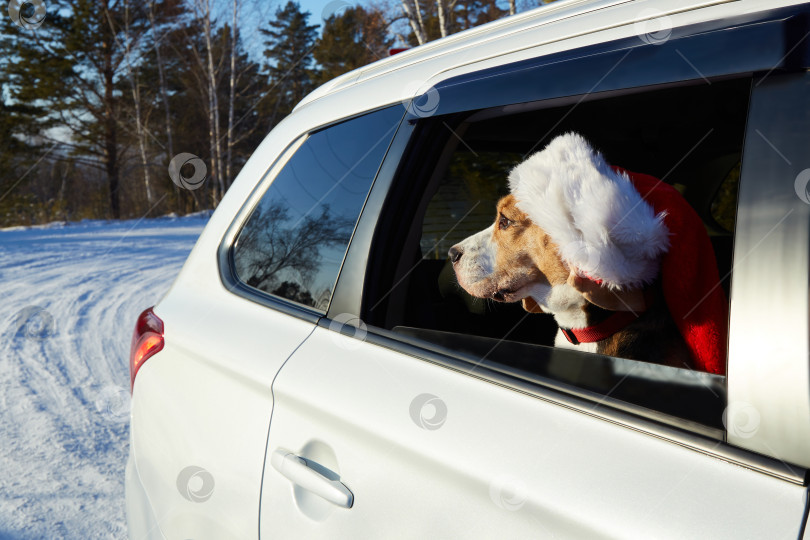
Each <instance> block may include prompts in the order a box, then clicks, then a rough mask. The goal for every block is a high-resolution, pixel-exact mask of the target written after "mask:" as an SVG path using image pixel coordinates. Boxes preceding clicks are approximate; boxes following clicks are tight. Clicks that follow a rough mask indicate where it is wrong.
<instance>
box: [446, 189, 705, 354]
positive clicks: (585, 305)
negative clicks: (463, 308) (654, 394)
mask: <svg viewBox="0 0 810 540" xmlns="http://www.w3.org/2000/svg"><path fill="white" fill-rule="evenodd" d="M516 203H517V200H516V198H515V196H514V195H511V194H510V195H507V196H506V197H503V198H502V199H501V200H500V201H499V202H498V204H497V217H496V219H495V222H494V223H493V224H492V225H491V226H489V227H487V228H486V229H484V230H483V231H481V232H479V233H477V234H474V235H473V236H470V237H469V238H467V239H465V240H463V241H462V242H460V243H458V244H456V245H455V246H453V247H452V248H450V251H449V257H450V260H451V262H452V265H453V270H454V271H455V274H456V278H457V279H458V283H459V285H460V286H461V287H462V288H463V289H464V290H466V291H467V292H468V293H469V294H471V295H472V296H475V297H478V298H489V299H493V300H495V301H498V302H518V301H519V302H521V303H522V305H523V308H524V309H525V310H526V311H529V312H532V313H549V314H551V315H553V316H554V319H555V321H556V322H557V325H558V326H559V328H560V329H559V331H558V333H557V337H556V339H555V346H557V347H564V348H570V349H575V350H580V351H585V352H593V353H599V354H604V355H609V356H617V357H622V358H630V359H634V360H643V361H648V362H653V363H658V364H665V365H671V366H677V367H689V364H690V362H691V357H690V353H689V349H688V347H687V345H686V343H685V341H684V339H683V337H682V336H681V334H680V332H679V330H678V328H677V326H676V325H675V323H674V321H673V319H672V316H671V315H670V313H669V311H668V309H667V305H666V302H665V301H664V300H663V298H662V293H661V287H660V286H659V285H658V283H657V282H656V281H654V282H653V283H652V284H650V285H647V286H644V287H636V288H622V289H615V288H609V287H606V286H603V285H602V284H600V283H599V282H596V281H594V280H591V279H588V278H587V277H584V276H583V275H582V273H581V272H577V271H576V270H575V269H573V268H571V267H570V266H569V265H568V264H567V263H566V262H565V261H564V260H563V259H562V257H561V255H560V248H559V246H558V245H556V244H555V243H554V241H553V240H552V238H551V236H550V235H549V234H548V233H547V232H546V231H545V230H543V229H542V228H541V227H540V226H538V225H537V224H536V223H534V222H533V221H532V220H531V219H530V218H529V216H528V215H527V214H526V213H524V212H523V211H521V210H520V209H519V208H518V206H517V204H516Z"/></svg>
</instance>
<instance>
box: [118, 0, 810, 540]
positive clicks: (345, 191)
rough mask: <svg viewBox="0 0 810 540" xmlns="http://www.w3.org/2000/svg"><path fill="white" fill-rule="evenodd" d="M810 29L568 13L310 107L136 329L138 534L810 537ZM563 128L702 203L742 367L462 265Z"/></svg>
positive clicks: (792, 5) (392, 69) (784, 6)
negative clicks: (479, 281)
mask: <svg viewBox="0 0 810 540" xmlns="http://www.w3.org/2000/svg"><path fill="white" fill-rule="evenodd" d="M808 34H810V5H808V4H806V3H801V2H796V1H792V0H739V1H728V0H680V1H669V0H666V1H665V0H660V1H657V0H639V1H634V2H629V1H626V0H598V1H580V0H568V1H561V2H556V3H554V4H551V5H548V6H546V7H542V8H539V9H535V10H532V11H529V12H526V13H522V14H519V15H517V16H514V17H509V18H507V19H504V20H500V21H497V22H494V23H491V24H487V25H484V26H481V27H478V28H475V29H472V30H469V31H466V32H462V33H460V34H457V35H452V36H450V37H448V38H445V39H441V40H439V41H436V42H432V43H428V44H427V45H424V46H422V47H418V48H416V49H413V50H409V51H406V52H403V53H400V54H397V55H395V56H393V57H391V58H388V59H385V60H382V61H379V62H377V63H375V64H372V65H370V66H367V67H365V68H362V69H360V70H358V71H354V72H351V73H349V74H346V75H344V76H341V77H339V78H337V79H335V80H333V81H331V82H329V83H327V84H326V85H324V86H323V87H321V88H319V89H318V90H316V91H315V92H313V93H312V94H311V95H310V96H308V97H307V98H306V99H304V101H303V102H302V103H300V104H299V105H298V107H297V108H296V110H295V111H294V112H293V114H291V115H290V116H289V117H288V118H286V119H285V120H284V121H283V122H282V123H281V124H280V125H278V126H277V127H276V128H275V129H274V130H273V131H272V132H271V133H270V134H269V135H268V136H267V137H266V138H265V140H264V142H263V143H262V144H261V145H260V146H259V147H258V149H257V150H256V151H255V153H254V154H253V156H252V157H251V159H250V161H249V162H248V163H247V164H246V166H245V167H244V169H243V170H242V172H241V173H240V175H239V177H238V179H237V180H236V182H235V183H234V184H233V186H232V187H231V188H230V190H229V191H228V193H227V195H226V196H225V197H224V199H223V200H222V203H221V204H220V205H219V207H218V208H217V210H216V212H215V213H214V214H213V216H212V218H211V220H210V222H209V224H208V225H207V227H206V229H205V231H204V232H203V233H202V236H201V237H200V239H199V241H198V242H197V244H196V246H195V247H194V250H193V251H192V253H191V255H190V256H189V258H188V260H187V262H186V264H185V266H184V267H183V269H182V271H181V273H180V275H179V277H178V278H177V280H176V282H175V283H174V285H173V286H172V288H171V290H170V291H169V293H168V294H167V295H166V296H165V298H163V299H162V300H161V301H160V303H159V304H158V305H157V306H155V307H154V309H153V310H150V311H147V312H145V313H144V314H143V315H142V316H141V318H140V319H139V321H138V326H137V328H136V332H135V335H134V338H133V355H132V360H131V367H132V381H133V395H132V423H131V447H130V456H129V462H128V467H127V482H126V485H127V515H128V525H129V534H130V538H132V539H143V538H172V539H174V538H177V539H184V538H195V539H197V540H199V539H203V538H212V539H241V538H245V539H250V538H259V537H261V538H274V539H275V538H289V539H301V538H318V539H321V538H352V539H354V538H482V539H491V538H547V537H548V538H553V537H556V538H617V537H634V538H733V539H740V538H805V539H808V538H810V532H807V529H806V523H807V514H808V508H810V507H809V506H808V504H809V503H808V476H807V468H808V467H810V363H809V362H808V350H809V349H810V343H809V342H808V340H809V339H810V309H809V307H810V306H808V297H809V294H808V293H809V291H808V288H809V285H810V279H809V278H808V276H810V196H809V195H808V190H807V186H808V183H810V169H808V167H810V152H808V146H807V145H808V140H810V74H808V71H807V69H808V68H810V39H808ZM569 131H576V132H578V133H580V134H582V135H583V136H584V137H586V138H587V139H588V140H589V141H591V142H592V143H593V144H594V145H595V146H596V147H598V148H599V149H600V150H602V152H603V153H604V155H605V157H606V158H607V159H608V160H609V161H610V162H611V163H613V164H615V165H620V166H622V167H625V168H627V169H629V170H633V171H637V172H643V173H648V174H651V175H653V176H656V177H657V178H660V179H662V180H663V181H665V182H666V183H668V184H672V185H674V186H675V187H676V188H678V189H679V191H681V193H682V194H683V197H684V198H685V199H686V200H687V201H688V202H689V203H690V204H691V205H692V206H693V208H694V209H695V211H696V212H697V213H698V215H699V216H700V217H701V218H702V220H703V222H704V224H705V225H706V229H707V231H708V233H709V235H710V237H711V240H712V243H713V245H714V251H715V253H716V256H717V265H718V268H719V275H720V276H721V277H722V278H723V281H722V282H721V283H719V284H717V287H723V289H724V290H725V292H726V293H727V294H728V295H729V297H730V298H731V301H730V309H729V313H730V315H729V341H728V351H729V352H728V357H727V360H726V369H725V375H719V374H710V373H705V372H697V371H693V370H689V369H679V368H674V367H666V366H659V365H653V364H647V363H644V362H640V361H635V360H628V359H622V358H612V357H609V356H603V355H597V354H591V353H583V352H578V351H572V350H564V349H560V348H555V347H553V342H554V334H555V332H556V330H557V329H556V325H555V323H554V321H553V319H552V318H551V317H549V316H547V315H542V314H528V313H526V312H524V311H523V309H521V307H520V305H519V304H503V303H495V302H491V301H485V300H480V299H475V298H472V297H471V296H469V295H467V294H466V293H465V292H464V291H463V290H462V289H461V288H460V287H459V286H458V285H457V283H456V282H455V277H454V275H453V271H452V265H451V263H450V262H449V261H448V258H447V251H448V249H449V248H450V247H451V246H453V245H454V244H456V243H457V242H459V241H461V240H462V239H464V238H466V237H467V236H469V235H470V234H472V233H474V232H476V231H479V230H481V229H483V228H485V227H487V226H489V225H490V224H491V223H492V222H493V219H494V218H495V201H497V199H498V197H499V196H500V195H502V194H504V193H505V192H506V190H507V185H506V176H507V174H508V172H509V170H510V168H511V167H513V166H514V165H515V164H516V163H518V162H519V161H520V160H521V159H523V158H524V157H525V156H526V155H528V154H530V153H532V152H534V151H536V150H540V149H541V148H543V147H544V145H545V144H547V142H548V141H549V140H550V139H551V138H552V137H554V136H555V135H557V134H561V133H566V132H569Z"/></svg>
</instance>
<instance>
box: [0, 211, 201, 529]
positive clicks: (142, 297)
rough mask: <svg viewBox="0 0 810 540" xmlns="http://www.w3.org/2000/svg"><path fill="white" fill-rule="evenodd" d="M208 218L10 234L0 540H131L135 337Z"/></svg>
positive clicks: (0, 310)
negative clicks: (128, 488) (127, 491)
mask: <svg viewBox="0 0 810 540" xmlns="http://www.w3.org/2000/svg"><path fill="white" fill-rule="evenodd" d="M207 219H208V214H207V213H205V214H197V215H193V216H186V217H182V218H176V217H171V216H167V217H164V218H154V219H144V220H138V221H119V222H109V221H83V222H80V223H72V224H71V223H52V224H49V225H44V226H38V227H15V228H10V229H0V336H1V337H0V539H7V538H8V539H11V538H13V539H29V538H31V539H41V538H48V539H57V538H78V539H89V538H116V539H121V538H126V536H127V533H126V518H125V514H124V469H125V465H126V458H127V454H128V451H129V360H128V358H129V346H130V339H131V336H132V329H133V326H134V322H135V319H136V317H137V316H138V314H139V313H140V312H141V311H142V310H144V309H146V308H147V307H149V306H152V305H154V304H155V303H157V301H158V300H159V299H160V298H161V296H162V295H163V294H164V293H165V292H166V291H167V290H168V288H169V286H170V285H171V283H172V281H173V280H174V277H175V276H176V275H177V272H178V271H179V270H180V267H181V266H182V264H183V261H184V260H185V258H186V256H187V255H188V253H189V251H190V250H191V248H192V246H193V245H194V242H195V241H196V239H197V237H198V236H199V234H200V232H202V229H203V227H204V226H205V223H206V221H207Z"/></svg>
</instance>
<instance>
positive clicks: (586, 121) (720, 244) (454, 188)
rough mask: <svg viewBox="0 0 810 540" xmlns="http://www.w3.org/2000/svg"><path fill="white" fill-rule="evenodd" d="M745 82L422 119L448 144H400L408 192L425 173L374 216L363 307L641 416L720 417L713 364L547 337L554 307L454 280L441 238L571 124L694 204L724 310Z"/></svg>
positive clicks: (617, 159) (394, 327) (483, 206)
mask: <svg viewBox="0 0 810 540" xmlns="http://www.w3.org/2000/svg"><path fill="white" fill-rule="evenodd" d="M749 89H750V80H749V79H738V80H731V81H718V82H713V83H712V84H711V85H707V84H700V85H698V84H695V85H689V86H680V87H677V88H666V89H650V90H647V91H643V90H637V91H634V92H633V93H632V94H628V95H620V96H611V97H607V98H602V99H597V98H595V97H591V98H590V99H588V100H580V101H577V102H575V103H574V104H573V105H567V106H559V105H558V104H551V105H546V104H544V103H543V102H537V103H526V104H522V105H520V106H514V107H512V108H510V109H509V111H508V114H506V113H505V111H504V110H498V109H493V110H478V111H470V112H469V113H466V114H453V115H447V116H445V117H438V116H437V117H431V118H425V119H421V120H419V126H418V128H417V130H416V133H415V135H414V139H416V140H417V141H418V140H420V139H421V140H428V139H429V140H432V141H435V139H437V138H438V139H441V140H443V141H444V144H436V143H435V142H434V143H433V144H431V145H429V146H428V145H424V144H422V145H420V144H416V143H414V144H413V146H412V148H411V152H413V153H412V154H406V157H405V161H406V162H407V163H408V164H410V166H409V167H406V168H405V170H403V171H402V172H401V173H400V178H407V185H408V191H409V192H411V193H412V192H413V191H414V190H416V189H417V188H416V185H419V186H421V189H422V190H423V191H422V194H421V199H419V198H418V197H415V196H411V197H410V198H406V197H403V196H399V193H398V192H394V193H392V194H391V195H389V201H390V202H389V203H388V204H389V206H388V207H384V212H383V214H384V215H396V216H400V217H398V218H397V221H398V224H397V226H396V227H386V226H385V225H384V224H382V225H380V226H378V230H381V231H384V234H387V235H388V237H386V238H385V239H384V240H383V239H377V240H376V241H375V242H376V243H375V245H378V246H381V245H387V246H391V250H392V251H385V252H384V254H383V252H382V251H381V252H380V253H375V256H377V257H380V258H384V259H385V260H386V263H385V264H382V263H379V262H378V263H377V264H378V265H377V266H374V263H372V267H373V268H374V269H373V270H372V271H371V274H372V276H371V278H370V282H371V283H370V284H369V287H368V288H367V290H369V291H373V293H371V294H370V298H369V299H368V301H367V302H366V304H365V305H366V310H367V311H366V312H365V314H364V317H365V318H364V320H366V321H367V322H370V323H372V324H374V325H378V326H379V327H381V328H382V329H384V330H386V331H388V333H389V334H390V333H393V334H394V335H395V336H398V337H399V338H401V339H403V340H404V341H407V342H418V343H421V344H422V346H424V347H425V348H428V349H431V350H436V351H440V352H441V353H443V354H450V355H453V356H457V357H461V358H464V359H466V360H467V361H469V362H470V363H471V364H472V366H473V368H472V369H477V366H482V367H484V366H485V367H486V368H487V369H491V370H495V371H500V372H504V373H508V374H510V375H513V376H516V377H519V378H522V379H528V380H531V381H535V382H541V383H542V384H545V385H552V386H561V387H565V388H567V389H568V391H571V392H574V393H583V392H584V393H585V394H589V395H597V396H598V395H602V396H610V397H611V398H612V399H615V400H620V401H622V402H625V403H629V404H634V405H639V406H641V407H643V408H644V409H645V410H647V413H645V414H647V415H648V416H655V415H656V414H658V413H663V414H664V415H667V416H671V417H677V418H684V419H687V420H690V421H692V422H697V423H700V424H702V425H705V426H711V427H712V428H717V429H718V430H720V429H722V411H723V409H724V407H725V382H724V377H723V376H722V374H719V375H718V374H714V373H707V372H702V371H700V370H699V369H694V368H691V367H689V366H688V365H687V364H684V365H683V366H679V365H677V364H674V365H673V364H670V365H658V364H650V363H648V362H644V361H639V360H638V359H637V358H633V357H625V358H621V357H619V356H617V355H610V354H609V353H604V354H600V355H597V354H589V353H583V352H579V351H570V350H563V349H561V348H557V347H554V345H555V337H556V336H557V332H558V326H557V323H556V322H555V320H554V318H553V317H551V316H549V315H547V314H539V313H529V312H527V311H526V310H524V309H523V307H521V303H520V302H516V303H502V302H496V301H494V300H493V299H491V298H490V299H483V298H476V297H474V296H472V295H470V294H469V293H468V292H467V291H465V289H464V288H462V287H461V286H460V285H459V282H458V278H457V275H456V273H455V272H454V270H453V265H452V263H451V261H450V260H449V258H448V249H449V248H450V247H451V246H453V245H455V244H456V243H458V242H460V241H461V240H463V239H465V238H467V237H468V236H470V235H471V234H474V233H475V232H478V231H480V230H482V229H484V228H486V227H489V226H490V225H492V224H493V223H494V222H495V221H496V215H497V212H496V203H497V201H498V199H499V198H500V197H501V196H503V195H505V194H507V193H509V185H508V183H507V178H508V176H509V173H510V171H511V170H512V169H513V168H514V167H515V166H517V165H518V164H519V163H521V162H522V161H523V160H524V159H526V158H527V157H528V156H529V155H532V154H533V153H534V152H536V151H538V150H541V149H543V148H544V146H545V145H547V144H548V143H549V141H551V140H553V139H554V138H555V137H557V136H559V135H562V134H566V133H570V132H576V133H579V134H581V135H582V136H583V137H584V138H585V139H587V140H588V141H590V142H591V143H592V144H593V146H594V147H595V148H596V149H598V150H599V151H601V153H602V154H603V155H604V157H605V159H606V160H607V161H608V162H609V163H610V164H611V165H615V166H619V167H622V168H623V169H626V170H628V171H632V172H634V173H644V174H647V175H651V176H653V177H654V178H656V179H658V180H660V182H661V183H663V184H669V185H670V186H672V187H674V188H675V190H677V192H679V193H680V196H681V197H682V198H683V199H684V200H685V201H686V203H688V206H690V207H691V208H692V209H693V210H694V212H695V213H696V214H697V216H698V221H697V223H698V227H701V222H702V227H704V228H705V232H706V235H707V236H708V242H710V243H711V247H712V250H713V253H714V258H715V259H716V261H715V262H716V265H717V274H718V276H719V283H715V284H712V285H713V286H715V288H716V289H717V290H722V291H723V292H724V293H725V295H723V296H724V298H723V302H725V310H724V316H725V317H727V308H728V303H727V302H728V301H727V298H728V287H729V282H730V281H729V275H730V270H731V259H732V245H733V242H732V236H733V226H734V214H735V212H736V193H737V192H736V181H732V180H734V179H735V178H738V169H736V170H737V173H736V174H737V176H735V166H736V165H737V164H738V163H739V161H740V158H741V154H742V144H743V135H744V130H745V120H746V115H747V109H748V95H749ZM417 153H418V155H414V154H417ZM730 178H731V179H732V180H729V179H730ZM402 182H403V185H404V184H405V180H402ZM394 189H395V190H396V189H397V186H396V185H395V187H394ZM675 190H671V191H675ZM394 207H396V208H394ZM718 208H719V209H720V210H718ZM403 215H407V216H409V217H408V218H405V219H403V218H402V217H401V216H403ZM402 222H407V223H410V228H409V229H407V228H406V227H405V225H403V223H402ZM380 276H390V279H388V280H386V279H385V277H380ZM727 322H728V321H727V318H726V319H725V320H723V321H721V323H722V324H723V325H726V324H727ZM650 332H651V334H650V336H652V337H651V338H650V341H649V345H648V346H651V347H655V346H656V342H657V340H658V339H659V337H660V336H658V335H657V334H655V332H657V330H651V331H650ZM722 346H723V347H725V342H724V343H723V344H722ZM724 366H725V358H722V368H724Z"/></svg>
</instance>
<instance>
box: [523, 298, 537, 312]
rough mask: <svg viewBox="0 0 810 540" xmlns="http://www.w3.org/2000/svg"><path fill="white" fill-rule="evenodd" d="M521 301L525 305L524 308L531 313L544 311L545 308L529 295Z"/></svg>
mask: <svg viewBox="0 0 810 540" xmlns="http://www.w3.org/2000/svg"><path fill="white" fill-rule="evenodd" d="M520 303H521V304H522V305H523V309H525V310H526V311H528V312H529V313H543V308H541V307H540V306H539V305H538V304H537V302H535V301H534V298H532V297H531V296H527V297H526V298H524V299H523V300H521V301H520Z"/></svg>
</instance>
